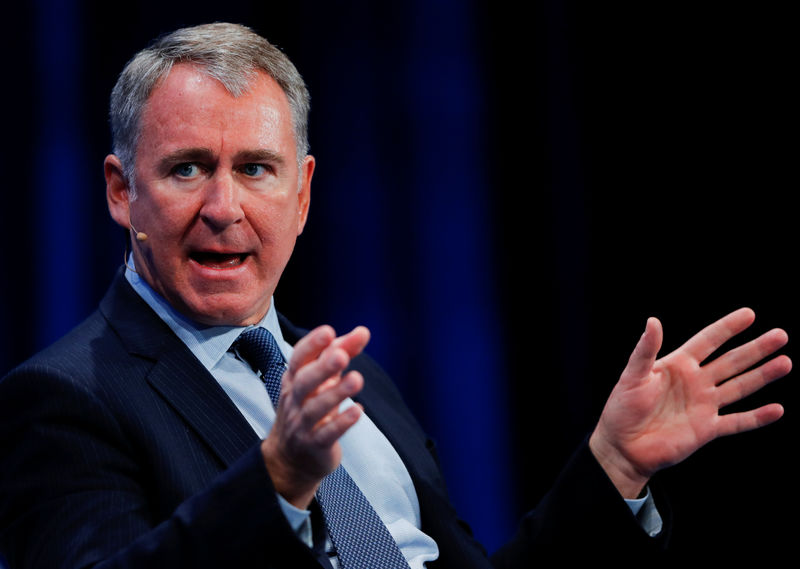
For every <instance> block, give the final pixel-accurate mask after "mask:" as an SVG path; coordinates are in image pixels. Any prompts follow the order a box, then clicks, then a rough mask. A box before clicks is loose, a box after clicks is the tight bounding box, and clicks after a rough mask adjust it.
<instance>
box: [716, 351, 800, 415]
mask: <svg viewBox="0 0 800 569" xmlns="http://www.w3.org/2000/svg"><path fill="white" fill-rule="evenodd" d="M791 370H792V360H790V359H789V358H788V356H778V357H777V358H775V359H772V360H770V361H768V362H767V363H765V364H763V365H761V366H759V367H757V368H756V369H754V370H750V371H748V372H747V373H745V374H743V375H741V376H739V377H735V378H733V379H731V380H730V381H726V382H725V383H723V384H722V385H720V386H719V388H718V389H717V394H718V397H719V406H720V408H722V407H725V406H726V405H730V404H731V403H735V402H736V401H740V400H741V399H744V398H745V397H747V396H748V395H750V394H752V393H755V392H756V391H758V390H759V389H761V388H762V387H764V386H765V385H767V384H768V383H770V382H772V381H775V380H776V379H779V378H781V377H783V376H784V375H786V374H787V373H789V372H790V371H791Z"/></svg>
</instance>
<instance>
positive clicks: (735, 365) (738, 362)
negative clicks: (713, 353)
mask: <svg viewBox="0 0 800 569" xmlns="http://www.w3.org/2000/svg"><path fill="white" fill-rule="evenodd" d="M788 341H789V336H788V334H786V332H784V331H783V330H781V329H779V328H776V329H774V330H770V331H769V332H766V333H764V334H762V335H761V336H759V337H758V338H756V339H755V340H751V341H750V342H748V343H746V344H743V345H741V346H739V347H738V348H735V349H733V350H731V351H729V352H727V353H725V354H723V355H721V356H720V357H718V358H717V359H715V360H714V361H713V362H711V363H709V364H707V365H705V366H703V367H704V371H705V372H706V373H708V374H709V375H711V376H712V377H714V378H715V382H714V383H716V384H719V383H721V382H723V381H725V380H726V379H728V378H729V377H733V376H735V375H737V374H739V373H741V372H743V371H744V370H746V369H748V368H749V367H750V366H753V365H755V364H756V363H758V362H760V361H761V360H763V359H764V358H766V357H767V356H769V355H770V354H772V353H774V352H775V351H776V350H778V349H780V348H782V347H783V346H785V345H786V343H787V342H788Z"/></svg>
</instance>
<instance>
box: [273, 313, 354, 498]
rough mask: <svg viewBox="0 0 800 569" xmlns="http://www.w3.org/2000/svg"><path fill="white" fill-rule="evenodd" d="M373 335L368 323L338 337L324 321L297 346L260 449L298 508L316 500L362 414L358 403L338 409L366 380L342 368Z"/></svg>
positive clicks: (284, 493)
mask: <svg viewBox="0 0 800 569" xmlns="http://www.w3.org/2000/svg"><path fill="white" fill-rule="evenodd" d="M368 341H369V331H368V330H367V329H366V328H364V327H363V326H359V327H357V328H355V329H354V330H353V331H351V332H350V333H349V334H346V335H344V336H340V337H338V338H337V337H336V334H335V333H334V331H333V329H332V328H331V327H330V326H321V327H319V328H316V329H314V330H313V331H312V332H310V333H309V334H308V335H307V336H305V337H304V338H302V339H301V340H300V341H299V342H298V343H297V345H296V346H295V348H294V352H293V353H292V357H291V360H290V361H289V368H288V369H287V370H286V372H285V373H284V375H283V380H282V384H281V398H280V402H279V404H278V410H277V416H276V418H275V424H274V425H273V426H272V429H271V430H270V432H269V435H267V438H266V439H264V441H263V442H262V444H261V451H262V454H263V455H264V461H265V463H266V465H267V470H268V471H269V474H270V478H271V479H272V482H273V484H274V486H275V489H276V491H277V492H278V493H279V494H280V495H281V496H283V497H284V498H285V499H286V500H287V501H288V502H289V503H291V504H293V505H294V506H296V507H298V508H301V509H302V508H306V507H307V506H308V505H309V504H310V503H311V500H312V498H313V497H314V493H315V492H316V490H317V487H318V486H319V483H320V481H321V480H322V479H323V478H324V477H325V476H326V475H328V474H329V473H331V472H333V470H335V469H336V467H337V466H338V465H339V462H340V461H341V458H342V451H341V447H340V445H339V442H338V441H339V438H340V437H341V436H342V435H343V434H344V433H345V432H346V431H347V430H348V429H349V428H350V427H352V426H353V425H354V424H355V423H356V421H357V420H358V418H359V417H360V416H361V412H362V411H361V408H360V407H359V406H358V405H353V406H350V407H348V408H347V409H345V410H343V411H341V412H340V411H339V405H340V403H341V402H342V401H344V400H345V399H346V398H348V397H352V396H354V395H355V394H357V393H358V392H359V391H361V388H362V387H363V386H364V378H363V377H362V376H361V374H360V373H358V372H356V371H350V372H348V373H347V374H345V375H342V372H343V371H344V370H345V368H346V367H347V366H348V365H349V363H350V360H351V359H352V358H354V357H355V356H356V355H358V354H359V353H360V352H361V351H362V350H363V349H364V347H365V346H366V344H367V342H368Z"/></svg>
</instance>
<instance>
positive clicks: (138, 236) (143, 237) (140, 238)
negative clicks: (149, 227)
mask: <svg viewBox="0 0 800 569" xmlns="http://www.w3.org/2000/svg"><path fill="white" fill-rule="evenodd" d="M128 223H129V224H130V226H131V229H132V230H133V232H134V233H135V234H136V240H137V241H139V242H141V241H145V240H146V239H147V233H145V232H144V231H136V228H135V227H134V226H133V223H131V220H130V219H129V220H128Z"/></svg>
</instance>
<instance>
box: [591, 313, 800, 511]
mask: <svg viewBox="0 0 800 569" xmlns="http://www.w3.org/2000/svg"><path fill="white" fill-rule="evenodd" d="M754 320H755V313H754V312H753V311H752V310H750V309H749V308H742V309H740V310H737V311H735V312H732V313H731V314H728V315H727V316H725V317H724V318H722V319H720V320H718V321H717V322H715V323H713V324H711V325H710V326H708V327H707V328H705V329H703V330H702V331H701V332H699V333H698V334H696V335H695V336H694V337H692V338H691V339H690V340H689V341H688V342H686V343H685V344H684V345H683V346H681V347H680V348H678V349H677V350H675V351H674V352H672V353H671V354H669V355H667V356H664V357H663V358H661V359H656V357H657V355H658V351H659V349H660V348H661V343H662V339H663V332H662V329H661V323H660V322H659V321H658V320H657V319H656V318H650V319H649V320H648V321H647V327H646V329H645V332H644V334H643V335H642V337H641V338H640V339H639V342H638V344H637V345H636V348H635V349H634V351H633V353H632V354H631V357H630V360H629V361H628V365H627V366H626V367H625V370H624V371H623V372H622V375H621V377H620V380H619V382H618V383H617V385H616V386H615V387H614V389H613V391H612V392H611V396H610V397H609V399H608V401H607V402H606V405H605V408H604V409H603V413H602V414H601V416H600V420H599V422H598V424H597V427H596V428H595V430H594V432H593V433H592V436H591V438H590V440H589V446H590V448H591V450H592V452H593V453H594V455H595V457H597V459H598V461H599V462H600V464H601V465H602V466H603V468H604V469H605V471H606V473H607V474H608V475H609V477H610V478H611V480H612V481H613V482H614V484H615V485H616V487H617V489H618V490H619V491H620V493H621V494H622V495H623V496H624V497H626V498H635V497H636V496H637V495H638V494H639V493H640V492H641V490H642V489H643V488H644V485H645V484H646V483H647V481H648V480H649V478H650V477H651V476H652V475H653V474H655V473H656V472H657V471H659V470H661V469H663V468H665V467H667V466H670V465H673V464H676V463H678V462H680V461H682V460H683V459H685V458H686V457H688V456H689V455H691V454H692V453H693V452H695V451H696V450H697V449H699V448H700V447H702V446H703V445H705V444H707V443H708V442H710V441H712V440H714V439H716V438H718V437H722V436H725V435H731V434H735V433H740V432H743V431H747V430H751V429H755V428H758V427H761V426H764V425H767V424H769V423H772V422H773V421H776V420H778V419H779V418H780V417H781V416H782V415H783V407H781V406H780V405H778V404H770V405H765V406H763V407H759V408H758V409H753V410H750V411H746V412H741V413H731V414H725V415H720V409H722V408H723V407H725V406H726V405H730V404H731V403H734V402H736V401H738V400H740V399H742V398H744V397H746V396H748V395H750V394H751V393H753V392H755V391H757V390H759V389H760V388H761V387H763V386H764V385H766V384H768V383H769V382H771V381H774V380H775V379H778V378H780V377H782V376H784V375H786V374H787V373H789V371H790V370H791V367H792V363H791V360H790V359H789V358H788V357H787V356H785V355H781V356H777V357H775V358H773V359H771V360H769V361H767V362H765V363H761V364H760V365H758V366H757V367H755V368H753V366H755V365H756V364H758V363H759V362H761V361H762V360H764V359H765V358H767V357H768V356H770V355H772V354H773V353H774V352H775V351H776V350H778V349H779V348H781V347H782V346H784V345H785V344H786V342H787V341H788V336H787V334H786V332H784V331H783V330H780V329H774V330H770V331H769V332H766V333H765V334H763V335H761V336H760V337H758V338H756V339H755V340H752V341H750V342H748V343H746V344H744V345H741V346H739V347H737V348H734V349H732V350H730V351H728V352H726V353H724V354H723V355H720V356H719V357H717V358H716V359H714V360H713V361H711V362H708V363H705V360H706V359H707V358H708V357H709V356H710V355H711V354H712V353H714V352H715V351H716V350H717V349H718V348H719V347H720V346H722V345H723V344H724V343H725V342H726V341H728V340H729V339H731V338H732V337H734V336H735V335H737V334H739V333H740V332H742V331H743V330H745V329H746V328H748V327H749V326H750V325H751V324H752V323H753V321H754ZM751 368H753V369H751Z"/></svg>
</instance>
